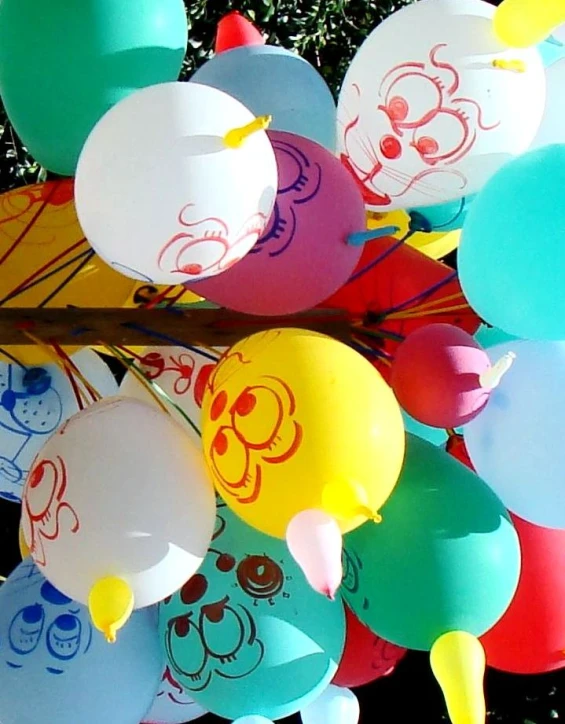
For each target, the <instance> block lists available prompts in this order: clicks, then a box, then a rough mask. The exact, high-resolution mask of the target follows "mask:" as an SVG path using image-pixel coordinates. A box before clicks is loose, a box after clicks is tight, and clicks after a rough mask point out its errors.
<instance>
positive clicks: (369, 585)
mask: <svg viewBox="0 0 565 724" xmlns="http://www.w3.org/2000/svg"><path fill="white" fill-rule="evenodd" d="M382 516H383V521H382V523H380V524H378V525H376V524H375V523H373V522H369V523H365V524H364V525H363V526H361V527H360V528H358V529H357V530H355V531H353V532H352V533H350V534H348V535H347V536H345V551H344V580H343V583H342V587H341V591H342V593H343V596H344V598H345V600H346V602H347V603H348V604H349V606H350V607H351V609H352V610H353V612H354V613H355V614H356V615H357V617H358V618H359V619H360V620H361V621H362V622H363V623H364V624H365V625H366V626H368V627H369V628H370V629H371V630H372V631H374V632H375V633H376V634H377V635H378V636H381V637H382V638H384V639H385V640H386V641H390V642H391V643H394V644H397V645H399V646H405V647H406V648H409V649H422V650H429V649H430V648H431V647H432V645H433V644H434V642H435V641H436V640H437V639H438V638H439V637H440V636H441V635H442V634H444V633H447V632H449V631H459V630H460V631H467V632H468V633H471V634H473V635H474V636H481V635H482V634H483V633H485V631H487V630H488V629H489V628H491V626H493V625H494V624H495V623H496V622H497V621H498V619H499V618H500V617H501V616H502V615H503V613H504V612H505V610H506V609H507V607H508V605H509V604H510V602H511V600H512V598H513V596H514V593H515V591H516V587H517V585H518V577H519V574H520V546H519V542H518V536H517V534H516V531H515V529H514V526H513V525H512V522H511V520H510V518H509V516H508V513H507V511H506V509H505V508H504V506H503V505H502V503H501V502H500V500H499V499H498V498H497V497H496V496H495V495H494V493H493V492H492V491H491V490H490V489H489V488H488V487H487V486H486V485H485V483H483V481H482V480H481V479H480V478H479V477H477V476H476V475H475V474H474V473H472V472H471V471H470V470H469V469H468V468H466V467H465V466H464V465H462V464H461V463H459V462H458V461H457V460H455V459H454V458H452V457H451V456H450V455H448V454H447V453H446V452H444V451H443V450H440V449H439V448H436V447H434V446H433V445H431V444H430V443H428V442H425V441H424V440H421V439H419V438H417V437H415V436H413V435H410V434H408V435H407V448H406V459H405V463H404V468H403V470H402V473H401V476H400V480H399V482H398V483H397V486H396V488H395V490H394V492H393V494H392V496H391V497H390V498H389V500H388V502H387V503H386V505H385V506H384V508H383V510H382Z"/></svg>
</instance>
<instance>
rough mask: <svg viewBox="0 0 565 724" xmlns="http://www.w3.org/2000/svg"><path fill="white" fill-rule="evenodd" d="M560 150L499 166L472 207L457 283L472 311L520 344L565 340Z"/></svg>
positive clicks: (563, 151) (564, 177)
mask: <svg viewBox="0 0 565 724" xmlns="http://www.w3.org/2000/svg"><path fill="white" fill-rule="evenodd" d="M564 186H565V145H552V146H544V147H542V148H539V149H536V150H535V151H531V152H529V153H526V154H524V155H523V156H519V157H518V158H516V159H514V160H513V161H510V162H509V163H507V164H506V165H505V166H503V167H502V168H501V169H500V170H499V171H498V172H497V173H496V174H495V175H494V176H493V177H492V178H491V179H490V181H488V182H487V184H486V185H485V187H484V188H483V189H482V191H481V192H480V193H479V194H478V195H477V197H476V199H475V201H474V203H473V206H472V207H471V209H470V211H469V214H468V215H467V219H466V220H465V225H464V227H463V233H462V235H461V243H460V245H459V254H458V266H459V278H460V281H461V285H462V287H463V292H464V293H465V296H466V297H467V299H468V300H469V303H470V304H471V306H472V307H473V309H475V311H476V312H477V313H478V314H479V315H480V316H481V317H482V318H483V319H484V320H485V321H486V322H488V323H489V324H491V325H493V326H494V327H499V328H500V329H502V330H504V331H505V332H507V333H508V334H511V335H515V336H517V337H521V338H523V339H547V340H559V339H565V295H564V294H563V278H564V277H565V243H564V241H565V232H564V229H565V205H564V204H563V188H564Z"/></svg>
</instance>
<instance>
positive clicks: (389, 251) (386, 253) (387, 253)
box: [346, 231, 414, 284]
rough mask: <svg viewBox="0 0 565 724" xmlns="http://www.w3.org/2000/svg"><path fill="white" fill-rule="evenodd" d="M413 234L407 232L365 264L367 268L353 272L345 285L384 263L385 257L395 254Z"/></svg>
mask: <svg viewBox="0 0 565 724" xmlns="http://www.w3.org/2000/svg"><path fill="white" fill-rule="evenodd" d="M413 234H414V232H413V231H408V232H406V234H405V235H404V236H403V237H402V239H399V240H398V241H397V242H396V244H393V245H392V246H391V247H390V249H386V250H385V251H383V253H382V254H381V255H380V256H378V257H377V258H376V259H373V261H372V262H371V263H370V264H367V266H365V267H363V269H360V270H359V271H358V272H355V274H353V276H350V277H349V279H348V280H347V282H346V283H347V284H349V283H350V282H354V281H355V280H356V279H359V277H362V276H363V274H366V273H367V272H368V271H371V269H374V268H375V267H376V266H378V265H379V264H380V263H381V261H384V260H385V259H386V258H387V256H390V255H391V254H392V253H393V252H395V251H396V250H397V249H399V248H400V247H401V246H402V245H403V244H404V242H405V241H407V240H408V239H409V238H410V237H411V236H412V235H413Z"/></svg>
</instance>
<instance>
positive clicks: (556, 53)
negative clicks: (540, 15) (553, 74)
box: [537, 36, 565, 68]
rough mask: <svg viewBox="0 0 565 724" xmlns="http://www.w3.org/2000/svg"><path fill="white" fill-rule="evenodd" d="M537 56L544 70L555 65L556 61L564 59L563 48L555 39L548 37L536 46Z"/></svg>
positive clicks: (564, 50)
mask: <svg viewBox="0 0 565 724" xmlns="http://www.w3.org/2000/svg"><path fill="white" fill-rule="evenodd" d="M537 47H538V51H539V54H540V55H541V59H542V62H543V66H544V68H549V66H550V65H553V64H554V63H557V61H558V60H561V59H562V58H565V46H564V45H563V43H562V42H561V41H560V40H557V38H553V37H551V36H550V37H549V38H548V39H547V40H544V41H543V43H540V44H539V45H538V46H537Z"/></svg>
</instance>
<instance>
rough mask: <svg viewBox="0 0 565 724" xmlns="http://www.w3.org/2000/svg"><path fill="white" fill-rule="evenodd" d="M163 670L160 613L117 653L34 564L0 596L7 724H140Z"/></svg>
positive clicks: (142, 622) (127, 632)
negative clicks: (42, 723)
mask: <svg viewBox="0 0 565 724" xmlns="http://www.w3.org/2000/svg"><path fill="white" fill-rule="evenodd" d="M163 669H164V662H163V655H162V652H161V649H160V646H159V638H158V634H157V616H156V610H155V609H154V608H151V609H143V610H141V611H136V612H135V613H134V614H133V616H132V618H131V620H130V621H129V622H128V625H127V626H126V627H125V628H124V629H123V631H121V632H120V635H119V637H118V641H117V643H115V644H113V645H110V644H108V643H107V642H106V640H105V639H104V637H103V636H102V634H101V633H100V632H98V631H96V630H95V629H93V627H92V624H91V623H90V616H89V614H88V610H87V609H86V607H85V606H81V605H80V604H78V603H75V602H74V601H72V600H71V599H69V598H67V597H66V596H64V595H63V594H62V593H60V592H59V591H58V590H57V589H56V588H54V587H53V586H52V585H51V584H50V583H49V582H48V581H47V580H46V579H45V578H44V577H43V575H42V574H41V573H40V571H39V570H38V568H37V567H36V566H35V565H34V563H33V561H32V560H31V558H27V559H26V560H25V561H23V562H22V563H21V564H20V565H19V566H18V567H17V568H16V569H15V571H14V572H13V573H12V574H11V575H10V577H9V578H8V580H7V581H6V583H5V584H4V585H3V586H2V587H1V588H0V692H2V694H1V698H0V721H1V722H2V724H38V722H49V724H77V722H80V724H101V723H102V722H107V723H108V724H110V722H111V724H139V722H140V721H141V720H142V719H143V716H144V715H145V713H146V712H147V711H148V710H149V708H150V707H151V703H152V701H153V699H154V697H155V694H156V693H157V689H158V687H159V683H160V680H161V675H162V673H163Z"/></svg>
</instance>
